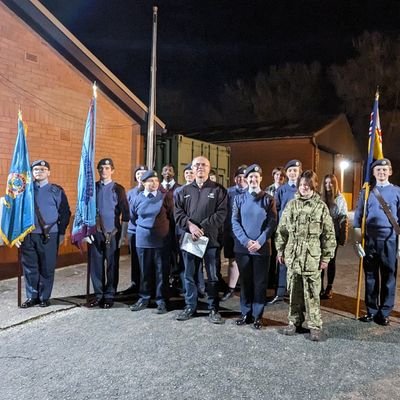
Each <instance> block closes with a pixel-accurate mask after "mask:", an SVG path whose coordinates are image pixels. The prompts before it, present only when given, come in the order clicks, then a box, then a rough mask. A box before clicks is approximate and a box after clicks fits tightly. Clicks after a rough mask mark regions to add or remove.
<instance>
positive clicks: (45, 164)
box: [31, 160, 50, 169]
mask: <svg viewBox="0 0 400 400" xmlns="http://www.w3.org/2000/svg"><path fill="white" fill-rule="evenodd" d="M36 166H40V167H46V168H48V169H50V164H49V163H48V162H47V161H46V160H36V161H34V162H33V163H32V164H31V169H32V168H33V167H36Z"/></svg>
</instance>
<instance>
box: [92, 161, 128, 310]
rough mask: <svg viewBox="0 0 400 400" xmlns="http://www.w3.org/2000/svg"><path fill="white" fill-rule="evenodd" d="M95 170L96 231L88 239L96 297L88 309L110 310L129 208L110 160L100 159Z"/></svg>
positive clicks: (115, 287)
mask: <svg viewBox="0 0 400 400" xmlns="http://www.w3.org/2000/svg"><path fill="white" fill-rule="evenodd" d="M97 171H98V172H99V175H100V180H99V181H97V182H96V207H97V231H96V233H95V235H94V236H93V238H94V240H93V241H92V240H91V239H90V238H87V241H88V243H89V248H88V257H89V265H90V276H91V278H92V284H93V289H94V293H95V296H96V298H95V299H94V300H93V301H92V302H91V303H89V306H90V307H97V306H99V307H101V308H110V307H112V306H113V305H114V296H115V292H116V289H117V286H118V272H119V271H118V269H119V248H120V247H121V245H122V244H123V242H124V241H125V238H126V235H127V230H128V221H129V205H128V201H127V199H126V194H125V189H124V187H123V186H121V185H119V184H118V183H116V182H114V181H113V180H112V175H113V174H114V171H115V170H114V163H113V161H112V160H111V158H103V159H102V160H100V161H99V163H98V164H97ZM121 220H122V224H121ZM105 262H106V264H107V266H105V265H104V264H105ZM105 270H107V272H105Z"/></svg>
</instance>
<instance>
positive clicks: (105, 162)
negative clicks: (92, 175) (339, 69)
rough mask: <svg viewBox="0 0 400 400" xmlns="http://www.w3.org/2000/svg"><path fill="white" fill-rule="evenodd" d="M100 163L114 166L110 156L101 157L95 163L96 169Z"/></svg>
mask: <svg viewBox="0 0 400 400" xmlns="http://www.w3.org/2000/svg"><path fill="white" fill-rule="evenodd" d="M102 165H110V166H111V168H114V163H113V160H111V158H102V159H101V160H100V161H99V162H98V163H97V169H99V168H100V167H101V166H102Z"/></svg>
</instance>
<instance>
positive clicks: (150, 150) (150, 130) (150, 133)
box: [146, 7, 158, 169]
mask: <svg viewBox="0 0 400 400" xmlns="http://www.w3.org/2000/svg"><path fill="white" fill-rule="evenodd" d="M157 11H158V7H153V40H152V47H151V67H150V72H151V77H150V99H149V103H150V105H149V113H148V124H147V157H146V162H147V165H148V167H149V169H153V168H154V117H155V108H156V72H157V59H156V57H157V54H156V51H157Z"/></svg>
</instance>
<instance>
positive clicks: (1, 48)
mask: <svg viewBox="0 0 400 400" xmlns="http://www.w3.org/2000/svg"><path fill="white" fill-rule="evenodd" d="M93 81H96V82H97V86H98V97H97V138H96V160H98V159H100V158H103V157H112V158H113V159H114V163H115V167H116V172H115V174H114V178H115V180H116V181H118V182H119V183H121V184H122V185H124V186H125V188H130V187H131V185H132V179H133V178H132V168H133V166H134V165H136V164H137V163H139V162H142V161H143V157H144V154H143V148H144V143H143V142H144V140H143V136H142V135H141V132H142V131H143V128H144V125H145V123H146V117H147V107H146V106H145V105H144V104H143V103H142V102H141V101H140V100H139V99H138V98H137V97H136V96H135V95H134V94H133V93H132V92H131V91H130V90H129V89H128V88H127V87H126V86H125V85H124V84H123V83H122V82H121V81H119V80H118V78H117V77H116V76H115V75H113V74H112V72H111V71H110V70H108V69H107V67H106V66H105V65H103V64H102V63H101V62H100V61H99V60H98V59H97V58H96V57H95V56H94V55H93V54H92V53H90V51H89V50H88V49H87V48H85V47H84V46H83V45H82V43H80V42H79V40H78V39H77V38H76V37H74V36H73V35H72V34H71V33H70V32H69V31H68V30H67V29H66V28H65V27H64V26H63V25H62V24H61V23H60V22H59V21H58V20H57V19H56V18H55V17H54V16H53V15H52V14H51V13H50V12H49V11H48V10H47V9H46V8H44V7H43V5H42V4H41V3H40V2H39V1H37V0H2V2H0V143H1V146H0V195H1V193H5V187H6V178H7V175H8V170H9V167H10V162H11V157H12V152H13V148H14V145H15V139H16V133H17V115H18V108H19V107H21V109H22V113H23V119H24V122H25V123H26V124H27V126H28V133H27V140H28V147H29V153H30V158H31V160H35V159H38V158H45V159H46V160H48V161H49V163H50V165H51V181H53V182H55V183H58V184H60V185H61V186H63V187H64V189H65V190H66V193H67V196H68V199H69V201H70V206H71V211H72V213H74V210H75V201H76V186H77V176H78V170H79V161H80V154H81V146H82V138H83V132H84V124H85V120H86V116H87V112H88V107H89V102H90V99H91V96H92V84H93ZM163 128H164V124H163V123H162V122H161V121H160V120H158V119H157V126H156V129H157V130H160V129H163ZM67 239H68V238H67ZM60 254H61V257H60V260H59V261H60V265H67V264H71V263H74V262H76V261H79V262H82V261H83V260H85V258H84V257H82V255H80V254H79V253H77V252H76V249H75V248H73V247H72V246H71V244H70V242H69V240H66V241H65V245H63V246H62V248H61V251H60ZM16 260H17V255H16V250H15V249H7V248H5V247H0V279H1V278H4V277H6V276H10V271H15V266H16Z"/></svg>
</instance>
